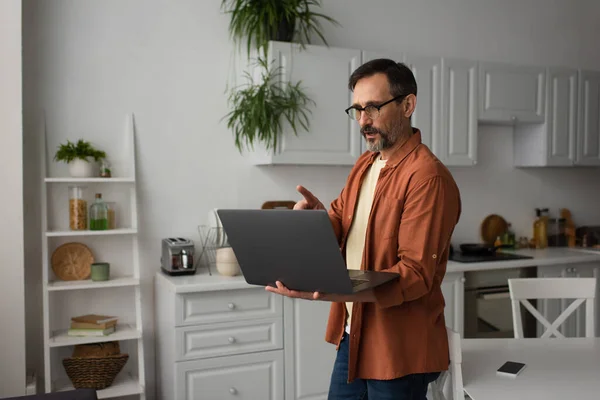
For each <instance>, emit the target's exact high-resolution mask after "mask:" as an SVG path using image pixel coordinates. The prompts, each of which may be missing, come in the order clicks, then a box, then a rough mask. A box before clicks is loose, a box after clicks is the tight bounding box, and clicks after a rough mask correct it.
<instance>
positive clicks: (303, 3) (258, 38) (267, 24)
mask: <svg viewBox="0 0 600 400" xmlns="http://www.w3.org/2000/svg"><path fill="white" fill-rule="evenodd" d="M320 7H321V0H222V3H221V9H223V10H224V11H225V13H227V14H230V15H231V20H230V23H229V33H230V35H231V37H232V39H233V40H234V42H236V43H238V44H241V43H242V41H243V40H245V41H246V51H247V54H248V56H250V53H251V50H252V48H256V49H259V50H262V52H263V55H266V54H267V53H266V52H267V49H268V43H269V40H277V41H283V42H292V41H294V42H296V43H299V44H300V45H301V47H302V48H305V45H306V44H310V43H311V39H310V38H311V35H312V34H315V35H317V36H318V37H319V38H320V39H321V40H322V41H323V43H325V44H326V45H327V41H326V40H325V36H323V32H322V27H321V22H320V20H325V21H328V22H330V23H332V24H334V25H338V26H339V23H338V22H337V21H336V20H334V19H333V18H331V17H328V16H326V15H324V14H322V13H318V12H315V11H314V9H316V8H320Z"/></svg>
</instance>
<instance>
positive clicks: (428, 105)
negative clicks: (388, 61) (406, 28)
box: [405, 54, 442, 157]
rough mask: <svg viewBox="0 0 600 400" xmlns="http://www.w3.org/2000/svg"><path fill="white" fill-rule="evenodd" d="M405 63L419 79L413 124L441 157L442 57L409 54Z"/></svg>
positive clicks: (425, 141) (432, 149) (417, 79)
mask: <svg viewBox="0 0 600 400" xmlns="http://www.w3.org/2000/svg"><path fill="white" fill-rule="evenodd" d="M405 63H406V65H408V67H409V68H410V69H411V70H412V72H413V74H414V76H415V80H416V81H417V106H416V107H415V111H414V112H413V115H412V121H411V122H412V126H414V127H415V128H419V130H420V131H421V139H422V141H423V143H424V144H426V145H427V146H428V147H429V148H430V149H431V151H433V152H434V153H435V154H436V155H437V156H438V157H439V155H440V146H441V143H439V137H440V117H441V115H440V100H441V83H440V79H441V66H442V59H441V58H439V57H427V56H416V55H411V54H407V55H406V58H405Z"/></svg>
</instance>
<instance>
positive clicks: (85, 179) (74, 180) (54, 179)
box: [44, 177, 135, 183]
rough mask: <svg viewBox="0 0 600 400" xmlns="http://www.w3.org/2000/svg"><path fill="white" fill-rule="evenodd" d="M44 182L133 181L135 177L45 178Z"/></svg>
mask: <svg viewBox="0 0 600 400" xmlns="http://www.w3.org/2000/svg"><path fill="white" fill-rule="evenodd" d="M44 182H46V183H134V182H135V178H69V177H66V178H45V179H44Z"/></svg>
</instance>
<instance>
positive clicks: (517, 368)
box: [496, 361, 525, 378]
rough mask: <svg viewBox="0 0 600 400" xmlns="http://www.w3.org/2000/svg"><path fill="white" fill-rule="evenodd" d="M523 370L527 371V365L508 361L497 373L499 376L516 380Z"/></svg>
mask: <svg viewBox="0 0 600 400" xmlns="http://www.w3.org/2000/svg"><path fill="white" fill-rule="evenodd" d="M523 369H525V364H523V363H520V362H515V361H507V362H505V363H504V364H503V365H502V366H501V367H500V368H498V370H497V371H496V373H497V374H498V375H503V376H509V377H511V378H514V377H516V376H517V375H519V374H520V373H521V371H523Z"/></svg>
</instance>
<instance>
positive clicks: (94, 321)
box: [68, 314, 118, 336]
mask: <svg viewBox="0 0 600 400" xmlns="http://www.w3.org/2000/svg"><path fill="white" fill-rule="evenodd" d="M117 320H118V318H117V317H110V316H107V315H96V314H86V315H81V316H79V317H73V318H71V328H70V329H69V332H68V335H69V336H108V335H110V334H111V333H114V332H115V329H116V327H117Z"/></svg>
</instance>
